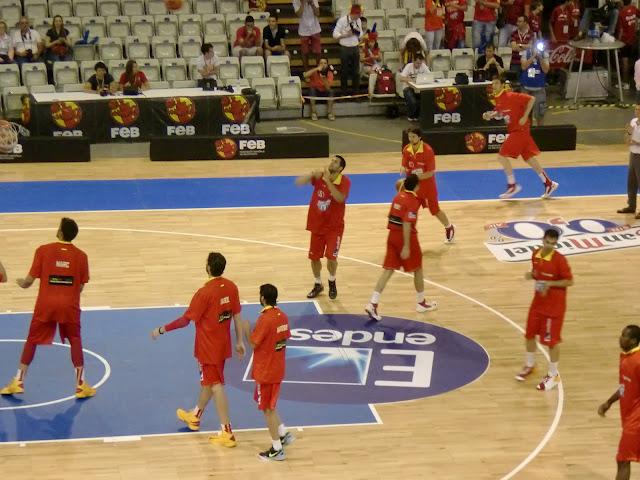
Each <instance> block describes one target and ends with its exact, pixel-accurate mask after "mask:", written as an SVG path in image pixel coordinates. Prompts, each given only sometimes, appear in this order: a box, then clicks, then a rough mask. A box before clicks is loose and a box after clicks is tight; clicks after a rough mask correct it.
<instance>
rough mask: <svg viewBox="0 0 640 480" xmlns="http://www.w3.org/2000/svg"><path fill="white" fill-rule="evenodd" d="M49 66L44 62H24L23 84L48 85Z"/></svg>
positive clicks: (28, 85)
mask: <svg viewBox="0 0 640 480" xmlns="http://www.w3.org/2000/svg"><path fill="white" fill-rule="evenodd" d="M47 83H49V82H48V79H47V67H46V66H45V64H44V63H23V64H22V84H23V85H24V86H26V87H31V86H33V85H46V84H47Z"/></svg>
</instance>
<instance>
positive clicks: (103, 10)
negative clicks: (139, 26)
mask: <svg viewBox="0 0 640 480" xmlns="http://www.w3.org/2000/svg"><path fill="white" fill-rule="evenodd" d="M142 13H144V11H143V12H142ZM98 15H102V16H103V17H117V16H119V15H120V0H98ZM123 16H126V17H128V16H129V14H126V13H123Z"/></svg>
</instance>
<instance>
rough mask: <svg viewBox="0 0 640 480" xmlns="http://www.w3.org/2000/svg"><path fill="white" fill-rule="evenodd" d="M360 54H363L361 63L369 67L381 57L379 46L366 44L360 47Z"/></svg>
mask: <svg viewBox="0 0 640 480" xmlns="http://www.w3.org/2000/svg"><path fill="white" fill-rule="evenodd" d="M362 54H363V55H364V61H363V63H364V64H365V65H368V66H370V67H371V66H373V65H374V64H375V63H376V62H378V61H380V59H381V58H382V57H381V56H380V48H376V47H373V48H369V46H368V45H365V46H364V47H362ZM332 77H333V76H332ZM332 79H333V78H332Z"/></svg>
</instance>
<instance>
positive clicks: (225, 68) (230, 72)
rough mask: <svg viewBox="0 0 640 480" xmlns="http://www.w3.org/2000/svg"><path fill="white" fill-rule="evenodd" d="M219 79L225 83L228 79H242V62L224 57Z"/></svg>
mask: <svg viewBox="0 0 640 480" xmlns="http://www.w3.org/2000/svg"><path fill="white" fill-rule="evenodd" d="M218 78H219V79H220V80H221V81H222V82H224V81H225V80H227V79H235V78H240V61H239V60H238V58H237V57H222V58H221V59H220V70H219V74H218Z"/></svg>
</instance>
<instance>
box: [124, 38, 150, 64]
mask: <svg viewBox="0 0 640 480" xmlns="http://www.w3.org/2000/svg"><path fill="white" fill-rule="evenodd" d="M149 49H150V45H149V40H147V38H146V37H137V36H135V35H132V36H129V37H127V40H126V41H125V50H126V52H127V58H132V59H134V60H135V59H138V58H149Z"/></svg>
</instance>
